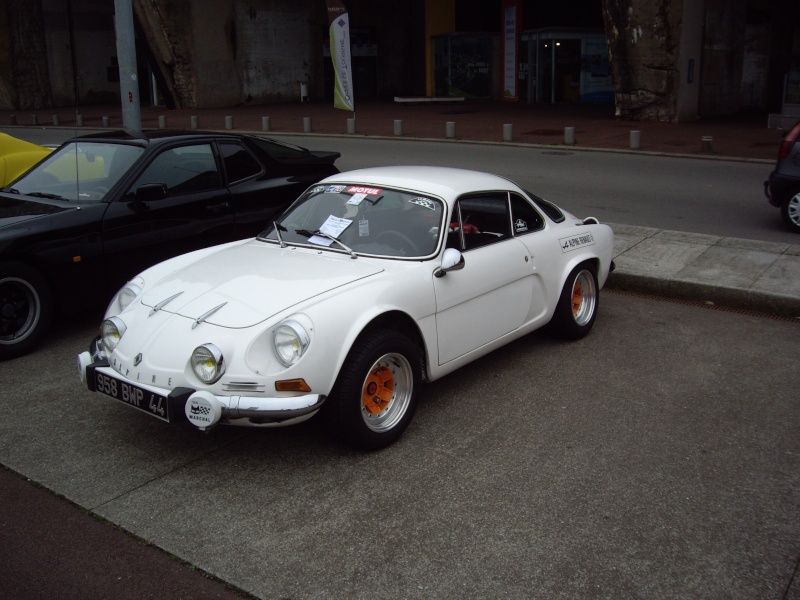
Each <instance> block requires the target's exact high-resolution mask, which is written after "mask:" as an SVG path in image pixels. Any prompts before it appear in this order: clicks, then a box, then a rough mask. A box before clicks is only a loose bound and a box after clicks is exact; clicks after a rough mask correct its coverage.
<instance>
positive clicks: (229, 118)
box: [225, 115, 233, 129]
mask: <svg viewBox="0 0 800 600" xmlns="http://www.w3.org/2000/svg"><path fill="white" fill-rule="evenodd" d="M225 129H233V117H232V116H230V115H228V116H227V117H225Z"/></svg>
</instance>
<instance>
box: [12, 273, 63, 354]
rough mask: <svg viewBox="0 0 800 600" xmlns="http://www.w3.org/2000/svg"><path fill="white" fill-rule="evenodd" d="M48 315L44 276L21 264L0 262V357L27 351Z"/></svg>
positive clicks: (48, 296)
mask: <svg viewBox="0 0 800 600" xmlns="http://www.w3.org/2000/svg"><path fill="white" fill-rule="evenodd" d="M52 318H53V299H52V295H51V293H50V288H49V287H48V285H47V281H45V279H44V277H42V275H41V274H40V273H39V272H38V271H37V270H36V269H34V268H33V267H31V266H29V265H26V264H23V263H19V262H4V263H0V360H7V359H9V358H16V357H17V356H22V355H23V354H27V353H28V352H30V351H31V350H32V349H33V348H34V347H35V346H36V345H37V344H38V343H39V342H40V341H41V339H42V337H43V336H44V334H45V333H46V331H47V329H48V327H49V326H50V322H51V321H52Z"/></svg>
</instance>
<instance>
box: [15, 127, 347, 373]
mask: <svg viewBox="0 0 800 600" xmlns="http://www.w3.org/2000/svg"><path fill="white" fill-rule="evenodd" d="M339 156H340V154H339V153H338V152H314V151H310V150H306V149H305V148H300V147H297V146H292V145H288V144H284V143H281V142H278V141H276V140H273V139H268V138H264V137H259V136H256V135H240V134H234V133H211V132H199V131H191V132H187V131H164V130H158V131H148V132H144V133H140V132H136V133H133V132H129V131H117V132H109V133H102V134H96V135H89V136H83V137H77V138H73V139H71V140H68V141H67V142H65V143H64V144H63V145H61V146H60V147H59V148H58V149H57V150H55V151H54V152H53V153H52V154H50V155H49V156H48V157H47V158H45V159H44V160H42V161H41V162H40V163H38V164H36V165H35V166H34V167H33V168H32V169H31V170H29V171H28V172H27V173H25V174H24V175H22V176H21V177H20V178H18V179H17V180H16V181H14V182H12V183H11V184H9V185H8V186H7V187H5V188H3V189H2V190H0V359H7V358H12V357H15V356H19V355H21V354H24V353H26V352H28V351H30V350H31V348H33V347H34V346H35V345H36V344H37V343H38V342H39V341H40V340H41V338H42V336H43V335H44V334H45V333H46V331H47V327H48V325H49V324H50V322H51V320H52V318H53V315H55V314H74V313H76V312H78V311H80V310H83V309H86V308H89V307H92V306H96V305H98V304H99V305H103V304H104V303H105V302H107V301H108V300H109V298H110V297H111V295H112V294H113V293H114V291H116V290H117V289H118V288H119V287H120V285H122V284H124V283H125V282H126V281H127V280H128V279H129V278H130V277H132V276H134V275H135V274H136V273H138V272H140V271H141V270H143V269H144V268H146V267H148V266H150V265H152V264H155V263H157V262H160V261H162V260H164V259H166V258H170V257H172V256H176V255H178V254H183V253H185V252H189V251H191V250H196V249H199V248H204V247H207V246H212V245H215V244H221V243H224V242H229V241H233V240H238V239H242V238H247V237H253V236H256V235H258V233H259V232H260V231H262V230H263V229H264V228H265V226H266V224H267V223H268V222H269V221H270V220H271V219H272V218H273V217H274V216H276V215H277V214H278V213H280V212H281V211H282V210H283V209H284V208H286V207H287V206H288V205H289V204H290V203H291V202H292V201H293V200H295V198H297V197H298V196H299V195H300V194H301V193H302V192H303V191H304V190H305V189H306V188H307V187H308V186H309V185H310V184H312V183H314V182H316V181H318V180H320V179H322V178H323V177H326V176H328V175H332V174H334V173H338V169H337V168H336V167H335V166H334V162H335V161H336V159H337V158H339Z"/></svg>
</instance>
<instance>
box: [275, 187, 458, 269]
mask: <svg viewBox="0 0 800 600" xmlns="http://www.w3.org/2000/svg"><path fill="white" fill-rule="evenodd" d="M443 214H444V204H443V203H442V201H441V200H439V199H437V198H432V197H430V196H425V195H421V194H417V193H413V192H406V191H401V190H394V189H387V188H382V187H379V186H365V185H361V184H336V185H318V186H315V187H312V188H311V189H309V190H308V191H307V192H306V193H305V194H303V196H301V197H300V199H298V200H297V202H295V203H294V204H293V205H292V206H291V207H289V209H288V210H287V211H286V212H285V213H284V214H283V215H282V216H281V218H280V219H279V220H278V221H276V222H275V223H273V224H270V226H269V227H268V229H267V230H266V231H265V232H264V233H263V234H262V235H261V236H259V239H262V240H270V241H274V242H283V243H286V244H292V245H311V246H314V247H328V248H331V249H333V250H337V251H340V252H350V253H353V254H364V255H371V256H388V257H396V258H424V257H428V256H431V255H432V254H433V253H434V252H436V248H437V247H438V244H439V237H440V232H441V231H442V221H443ZM276 226H277V232H276Z"/></svg>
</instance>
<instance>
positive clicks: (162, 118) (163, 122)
mask: <svg viewBox="0 0 800 600" xmlns="http://www.w3.org/2000/svg"><path fill="white" fill-rule="evenodd" d="M158 128H159V129H166V128H167V116H166V115H158Z"/></svg>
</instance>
